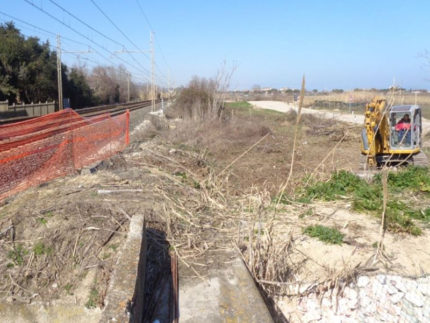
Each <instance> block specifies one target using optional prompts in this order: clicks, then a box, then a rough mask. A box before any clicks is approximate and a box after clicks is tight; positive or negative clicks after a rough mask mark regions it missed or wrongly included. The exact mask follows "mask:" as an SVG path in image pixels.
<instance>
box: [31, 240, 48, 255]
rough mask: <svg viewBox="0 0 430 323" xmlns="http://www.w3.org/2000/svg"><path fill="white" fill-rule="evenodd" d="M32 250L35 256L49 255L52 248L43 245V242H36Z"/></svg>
mask: <svg viewBox="0 0 430 323" xmlns="http://www.w3.org/2000/svg"><path fill="white" fill-rule="evenodd" d="M33 252H34V254H35V255H36V256H41V255H49V254H51V253H52V248H50V247H47V246H45V244H44V243H43V242H38V243H36V244H35V245H34V247H33Z"/></svg>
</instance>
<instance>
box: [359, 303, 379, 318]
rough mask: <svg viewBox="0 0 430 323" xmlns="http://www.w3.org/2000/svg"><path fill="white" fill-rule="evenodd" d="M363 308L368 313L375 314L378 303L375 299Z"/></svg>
mask: <svg viewBox="0 0 430 323" xmlns="http://www.w3.org/2000/svg"><path fill="white" fill-rule="evenodd" d="M362 310H363V312H364V313H365V314H366V315H372V316H373V315H374V314H375V313H376V303H375V302H373V301H370V302H369V304H367V306H366V307H363V308H362Z"/></svg>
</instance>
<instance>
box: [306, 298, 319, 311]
mask: <svg viewBox="0 0 430 323" xmlns="http://www.w3.org/2000/svg"><path fill="white" fill-rule="evenodd" d="M306 308H307V309H308V310H309V311H313V310H317V309H319V308H320V305H319V303H318V301H317V300H316V299H313V298H310V299H308V300H307V302H306Z"/></svg>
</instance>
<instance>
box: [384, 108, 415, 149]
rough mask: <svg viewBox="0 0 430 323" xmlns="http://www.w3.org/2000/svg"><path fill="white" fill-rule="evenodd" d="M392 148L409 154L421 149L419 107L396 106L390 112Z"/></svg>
mask: <svg viewBox="0 0 430 323" xmlns="http://www.w3.org/2000/svg"><path fill="white" fill-rule="evenodd" d="M389 120H390V148H391V150H395V151H399V153H407V152H406V151H411V150H415V149H419V148H420V147H421V109H420V107H419V106H417V105H401V106H394V107H392V108H391V110H390V117H389Z"/></svg>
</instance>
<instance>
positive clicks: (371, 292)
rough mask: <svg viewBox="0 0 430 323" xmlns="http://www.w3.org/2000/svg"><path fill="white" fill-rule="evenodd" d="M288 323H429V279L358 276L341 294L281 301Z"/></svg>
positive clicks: (429, 277) (314, 295) (312, 295)
mask: <svg viewBox="0 0 430 323" xmlns="http://www.w3.org/2000/svg"><path fill="white" fill-rule="evenodd" d="M282 311H283V312H284V314H286V316H287V318H289V321H290V322H429V321H430V276H427V277H421V278H418V279H413V278H406V277H401V276H395V275H376V276H360V277H358V279H357V282H356V283H354V284H350V285H349V286H348V287H346V288H345V289H344V291H343V293H339V295H337V294H336V293H333V294H330V293H326V294H325V295H324V297H321V296H320V295H317V294H315V293H312V294H309V295H307V296H305V297H301V298H294V299H291V298H290V299H289V300H287V299H286V300H285V301H284V302H283V306H282Z"/></svg>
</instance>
